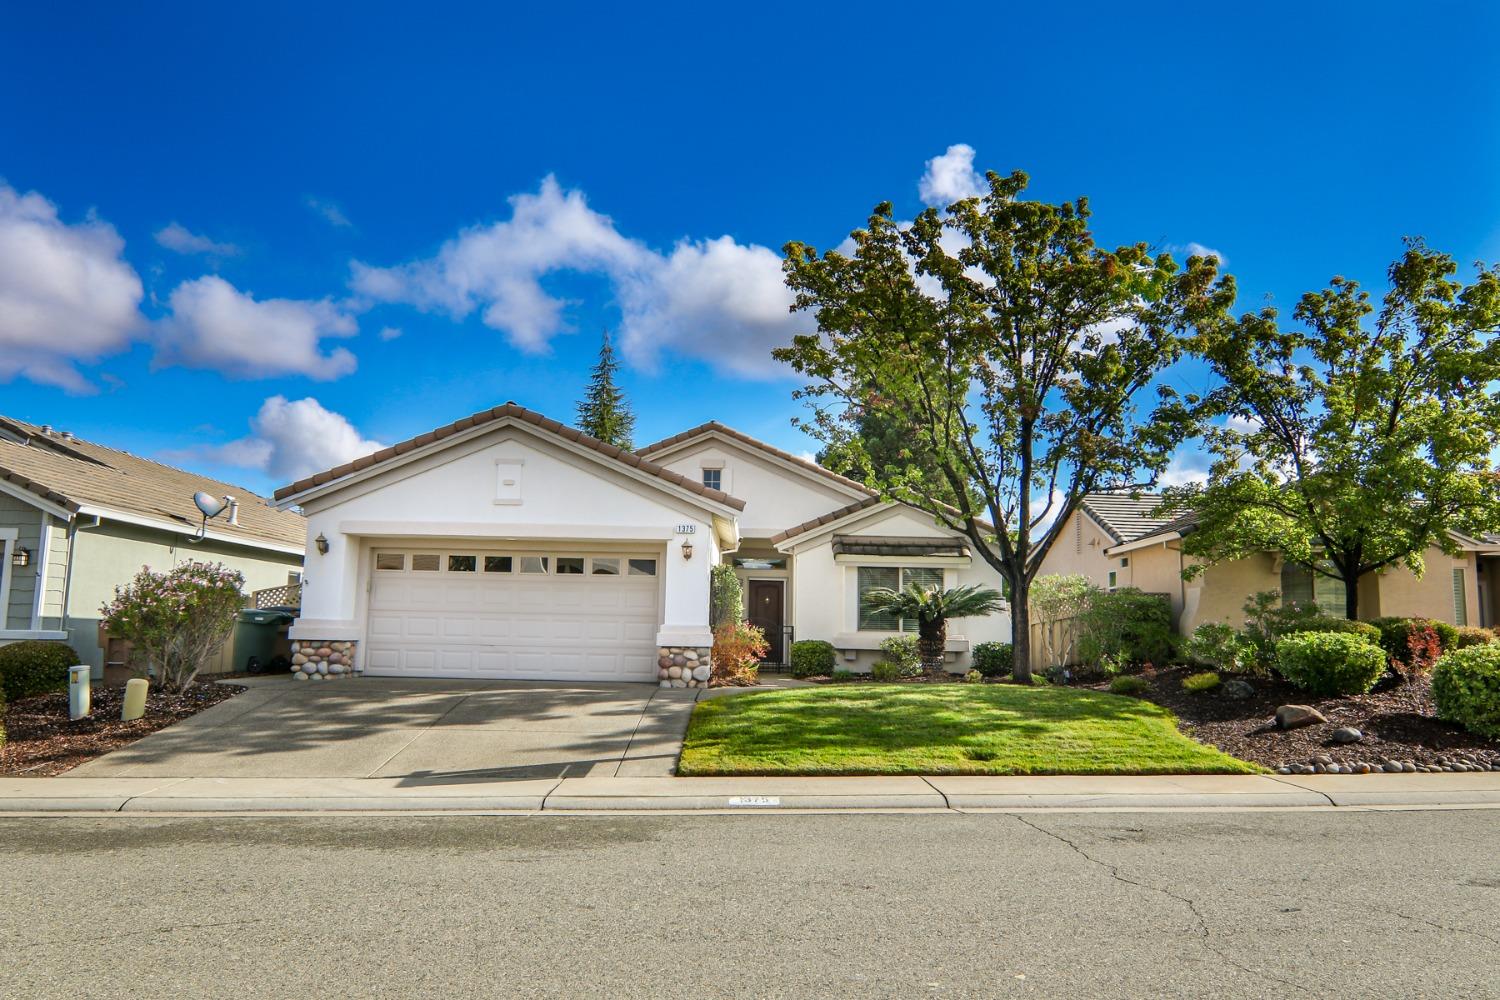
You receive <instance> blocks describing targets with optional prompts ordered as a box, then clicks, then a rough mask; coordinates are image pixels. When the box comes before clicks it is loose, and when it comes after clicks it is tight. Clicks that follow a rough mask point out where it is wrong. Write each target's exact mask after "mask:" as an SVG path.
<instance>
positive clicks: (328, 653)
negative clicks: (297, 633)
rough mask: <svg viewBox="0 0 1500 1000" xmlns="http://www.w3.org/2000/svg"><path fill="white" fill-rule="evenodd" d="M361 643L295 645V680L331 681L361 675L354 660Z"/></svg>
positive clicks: (312, 641) (307, 641)
mask: <svg viewBox="0 0 1500 1000" xmlns="http://www.w3.org/2000/svg"><path fill="white" fill-rule="evenodd" d="M358 645H359V643H357V642H355V641H354V640H352V639H349V640H340V641H337V642H332V641H326V640H320V639H299V640H298V641H296V642H294V643H292V676H293V677H295V678H296V679H297V680H299V681H307V680H313V681H331V680H337V679H338V678H340V677H353V676H355V675H356V674H358V673H360V667H359V662H358V660H357V659H356V658H355V655H354V653H355V648H356V647H357V646H358Z"/></svg>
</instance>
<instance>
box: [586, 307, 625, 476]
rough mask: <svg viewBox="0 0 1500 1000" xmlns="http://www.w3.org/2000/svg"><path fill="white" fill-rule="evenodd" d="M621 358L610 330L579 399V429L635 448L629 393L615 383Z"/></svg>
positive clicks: (603, 439) (617, 446)
mask: <svg viewBox="0 0 1500 1000" xmlns="http://www.w3.org/2000/svg"><path fill="white" fill-rule="evenodd" d="M619 370H620V360H619V358H617V357H615V348H614V345H613V344H611V343H610V342H609V331H608V330H605V331H604V338H603V341H602V342H601V343H600V345H599V360H598V361H597V362H595V363H594V369H593V373H592V374H591V375H590V376H589V386H588V389H586V390H585V392H584V397H583V399H581V400H580V401H579V403H578V429H579V430H581V431H583V432H584V433H585V434H587V435H589V436H590V437H594V438H598V439H599V440H600V441H603V442H605V443H606V444H612V445H614V446H615V447H616V448H622V449H624V450H625V451H631V450H632V449H633V448H634V447H635V445H634V442H633V440H632V439H633V438H634V436H635V414H634V413H633V412H632V411H631V409H630V403H629V402H628V401H627V400H626V399H625V393H624V392H622V391H621V390H620V387H619V386H617V385H616V384H615V373H616V372H618V371H619Z"/></svg>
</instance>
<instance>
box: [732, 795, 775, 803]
mask: <svg viewBox="0 0 1500 1000" xmlns="http://www.w3.org/2000/svg"><path fill="white" fill-rule="evenodd" d="M729 804H730V805H732V806H779V805H781V800H780V799H778V798H777V797H776V796H774V795H736V796H735V797H734V798H732V799H730V800H729Z"/></svg>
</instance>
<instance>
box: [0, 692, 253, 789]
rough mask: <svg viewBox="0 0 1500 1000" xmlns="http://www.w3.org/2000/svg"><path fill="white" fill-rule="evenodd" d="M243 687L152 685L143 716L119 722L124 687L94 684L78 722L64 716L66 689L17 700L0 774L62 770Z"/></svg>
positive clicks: (0, 753) (0, 752)
mask: <svg viewBox="0 0 1500 1000" xmlns="http://www.w3.org/2000/svg"><path fill="white" fill-rule="evenodd" d="M244 690H245V688H243V687H241V686H239V685H237V684H210V683H204V682H203V681H199V682H197V683H195V684H193V685H192V686H191V687H189V688H188V689H187V690H186V691H184V692H183V693H182V694H180V695H172V694H167V693H166V692H164V691H159V690H155V689H153V690H151V691H150V693H149V694H148V695H147V696H146V714H145V715H144V716H142V717H141V718H139V719H136V720H135V721H133V722H121V721H120V708H121V706H122V705H123V703H124V701H125V690H124V688H95V689H94V691H93V706H92V708H93V712H92V713H91V714H90V715H89V717H88V718H86V719H79V720H78V721H77V722H70V721H69V720H68V694H67V692H66V691H62V692H57V693H54V694H41V695H36V696H35V697H31V698H22V699H21V700H19V701H17V702H16V703H15V704H13V705H10V706H9V707H8V708H7V709H6V711H5V745H4V746H3V747H0V775H5V776H9V777H36V778H40V777H47V776H48V775H53V774H62V773H63V772H64V771H67V770H70V769H72V768H75V767H77V766H78V765H79V764H82V763H85V762H86V761H90V760H93V759H94V758H95V757H98V756H101V755H102V754H106V753H109V752H110V751H111V750H117V749H119V748H120V747H122V746H125V745H127V744H130V743H134V742H135V741H136V740H138V739H140V738H141V737H142V736H148V735H150V734H151V733H154V732H156V731H157V730H158V729H165V728H166V727H168V726H170V725H171V724H172V723H174V722H177V721H179V720H182V719H186V718H187V717H188V716H190V715H196V714H198V713H199V712H201V711H203V710H204V709H205V708H209V707H211V706H213V705H217V704H218V703H219V702H221V701H225V700H227V699H229V698H233V697H234V696H235V695H237V694H239V693H240V692H241V691H244Z"/></svg>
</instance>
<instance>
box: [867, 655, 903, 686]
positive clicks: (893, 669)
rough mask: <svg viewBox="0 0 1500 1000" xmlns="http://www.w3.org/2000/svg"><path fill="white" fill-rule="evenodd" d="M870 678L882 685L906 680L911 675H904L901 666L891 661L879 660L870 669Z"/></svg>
mask: <svg viewBox="0 0 1500 1000" xmlns="http://www.w3.org/2000/svg"><path fill="white" fill-rule="evenodd" d="M870 676H871V677H872V678H873V679H875V680H877V681H879V682H880V683H882V684H890V683H892V682H893V681H899V680H904V679H905V678H907V677H909V676H911V675H910V674H907V673H904V672H903V671H902V670H901V667H900V666H898V665H897V664H894V663H892V662H891V661H890V660H877V661H876V662H875V665H874V666H872V667H871V668H870Z"/></svg>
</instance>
